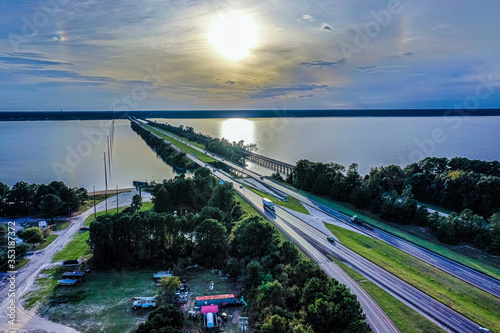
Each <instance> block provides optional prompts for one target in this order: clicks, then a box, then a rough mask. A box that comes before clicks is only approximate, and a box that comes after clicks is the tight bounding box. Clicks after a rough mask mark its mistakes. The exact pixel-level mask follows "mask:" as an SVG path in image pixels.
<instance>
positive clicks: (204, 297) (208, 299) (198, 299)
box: [196, 294, 234, 301]
mask: <svg viewBox="0 0 500 333" xmlns="http://www.w3.org/2000/svg"><path fill="white" fill-rule="evenodd" d="M224 298H234V294H226V295H213V296H198V297H196V300H197V301H210V300H213V299H224Z"/></svg>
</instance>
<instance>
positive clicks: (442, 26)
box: [431, 23, 455, 30]
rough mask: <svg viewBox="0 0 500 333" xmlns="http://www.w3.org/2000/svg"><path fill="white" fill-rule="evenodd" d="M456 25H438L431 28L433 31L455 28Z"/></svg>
mask: <svg viewBox="0 0 500 333" xmlns="http://www.w3.org/2000/svg"><path fill="white" fill-rule="evenodd" d="M454 26H455V25H454V24H448V23H446V24H438V25H436V26H434V27H432V28H431V30H437V29H447V28H453V27H454Z"/></svg>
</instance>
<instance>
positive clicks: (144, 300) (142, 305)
mask: <svg viewBox="0 0 500 333" xmlns="http://www.w3.org/2000/svg"><path fill="white" fill-rule="evenodd" d="M132 300H133V301H134V304H133V305H132V309H134V310H137V309H152V308H156V296H153V297H132Z"/></svg>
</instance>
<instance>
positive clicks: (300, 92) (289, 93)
mask: <svg viewBox="0 0 500 333" xmlns="http://www.w3.org/2000/svg"><path fill="white" fill-rule="evenodd" d="M327 88H328V86H327V85H316V84H297V85H288V86H278V87H268V88H264V89H262V90H260V91H258V92H255V93H253V94H251V95H250V98H257V99H261V98H283V97H285V98H308V97H311V96H313V95H314V92H315V91H323V90H326V89H327Z"/></svg>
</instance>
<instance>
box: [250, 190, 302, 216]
mask: <svg viewBox="0 0 500 333" xmlns="http://www.w3.org/2000/svg"><path fill="white" fill-rule="evenodd" d="M243 186H245V188H247V189H249V190H250V191H252V192H254V193H256V194H258V195H259V196H261V197H264V198H269V197H272V198H273V199H275V200H274V203H275V204H277V205H280V206H283V207H285V208H289V209H292V210H295V211H297V212H299V213H303V214H308V215H309V212H308V211H307V209H306V208H305V207H304V206H303V205H302V204H301V203H300V201H299V200H298V199H296V198H294V197H292V196H287V197H286V199H287V201H280V200H279V199H278V198H276V197H275V196H272V195H270V194H267V193H264V192H262V191H259V190H257V189H255V188H253V187H250V186H248V185H243Z"/></svg>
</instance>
